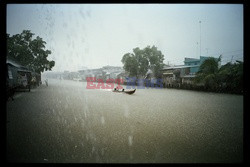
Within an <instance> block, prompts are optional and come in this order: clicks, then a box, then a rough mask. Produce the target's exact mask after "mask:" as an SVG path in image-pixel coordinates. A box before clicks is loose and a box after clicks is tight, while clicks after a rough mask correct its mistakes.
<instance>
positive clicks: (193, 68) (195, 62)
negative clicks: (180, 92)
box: [184, 56, 209, 75]
mask: <svg viewBox="0 0 250 167" xmlns="http://www.w3.org/2000/svg"><path fill="white" fill-rule="evenodd" d="M208 58H209V57H204V56H200V59H194V58H186V57H185V60H184V65H185V66H190V74H191V75H192V74H195V73H197V72H198V71H199V68H200V65H201V64H202V63H203V62H204V61H205V60H206V59H208Z"/></svg>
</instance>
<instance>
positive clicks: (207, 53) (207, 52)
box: [206, 48, 208, 56]
mask: <svg viewBox="0 0 250 167" xmlns="http://www.w3.org/2000/svg"><path fill="white" fill-rule="evenodd" d="M206 50H207V56H208V48H206Z"/></svg>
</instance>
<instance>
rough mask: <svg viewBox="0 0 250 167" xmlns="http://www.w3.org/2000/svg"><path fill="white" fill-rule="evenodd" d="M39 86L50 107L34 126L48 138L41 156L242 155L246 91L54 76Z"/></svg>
mask: <svg viewBox="0 0 250 167" xmlns="http://www.w3.org/2000/svg"><path fill="white" fill-rule="evenodd" d="M38 92H40V93H41V94H42V98H41V99H40V100H41V101H43V100H44V101H46V105H47V106H49V109H48V111H47V110H46V111H44V112H45V113H44V116H43V118H38V121H37V124H39V123H41V124H43V125H41V126H43V127H44V126H46V127H47V129H46V130H45V129H43V130H40V133H39V134H37V136H41V135H43V136H44V138H46V140H45V141H44V140H41V141H39V142H38V143H37V144H38V145H37V146H36V147H37V149H38V148H39V144H40V145H43V147H42V149H43V154H41V153H40V152H39V153H37V155H36V156H35V155H34V157H33V159H36V160H37V161H39V160H38V159H37V157H38V156H39V155H42V156H44V159H47V161H48V162H98V163H99V162H102V163H106V162H107V163H113V162H114V163H120V162H121V163H130V162H131V163H136V162H145V163H148V162H150V163H154V162H155V163H162V162H163V163H172V162H178V163H182V162H184V163H186V162H188V163H189V162H191V163H192V162H240V161H242V156H243V155H242V154H243V150H242V149H243V148H242V143H243V139H242V137H243V135H242V134H243V97H242V96H238V95H227V94H215V93H204V92H194V91H187V90H175V89H138V90H137V91H136V93H135V94H133V95H127V94H122V93H113V92H112V91H102V90H86V83H83V82H73V81H56V80H50V86H49V87H48V88H45V87H41V88H40V89H39V91H38ZM43 97H44V98H43ZM48 97H49V100H48V99H46V98H48ZM59 101H60V102H61V103H59ZM55 104H57V105H55ZM64 104H67V107H65V105H64ZM9 107H11V106H9ZM46 114H47V115H46ZM40 119H41V120H40ZM42 120H46V122H47V123H46V124H45V125H44V122H42ZM51 125H53V126H51ZM55 132H57V133H55ZM33 135H35V134H33ZM51 143H54V144H53V145H51ZM34 152H35V151H34ZM31 161H32V160H31Z"/></svg>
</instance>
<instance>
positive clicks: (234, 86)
mask: <svg viewBox="0 0 250 167" xmlns="http://www.w3.org/2000/svg"><path fill="white" fill-rule="evenodd" d="M220 60H221V56H220V57H219V59H216V58H213V57H211V58H208V59H207V60H205V61H204V62H203V63H202V64H201V66H200V70H199V71H198V72H197V75H196V78H195V81H196V83H203V84H204V85H205V87H206V88H207V89H209V90H217V89H223V90H225V91H229V92H242V91H243V62H241V61H236V63H231V62H229V63H227V64H225V65H223V66H221V67H220V68H219V62H220Z"/></svg>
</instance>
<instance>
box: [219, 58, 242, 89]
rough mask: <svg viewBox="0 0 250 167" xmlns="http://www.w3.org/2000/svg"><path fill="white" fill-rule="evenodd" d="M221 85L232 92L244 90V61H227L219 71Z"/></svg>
mask: <svg viewBox="0 0 250 167" xmlns="http://www.w3.org/2000/svg"><path fill="white" fill-rule="evenodd" d="M218 77H219V79H220V83H221V85H222V86H223V87H224V88H225V89H226V90H227V91H231V92H242V91H243V62H241V61H236V63H234V64H232V63H230V62H229V63H227V64H225V65H224V66H222V67H221V68H220V70H219V72H218Z"/></svg>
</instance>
